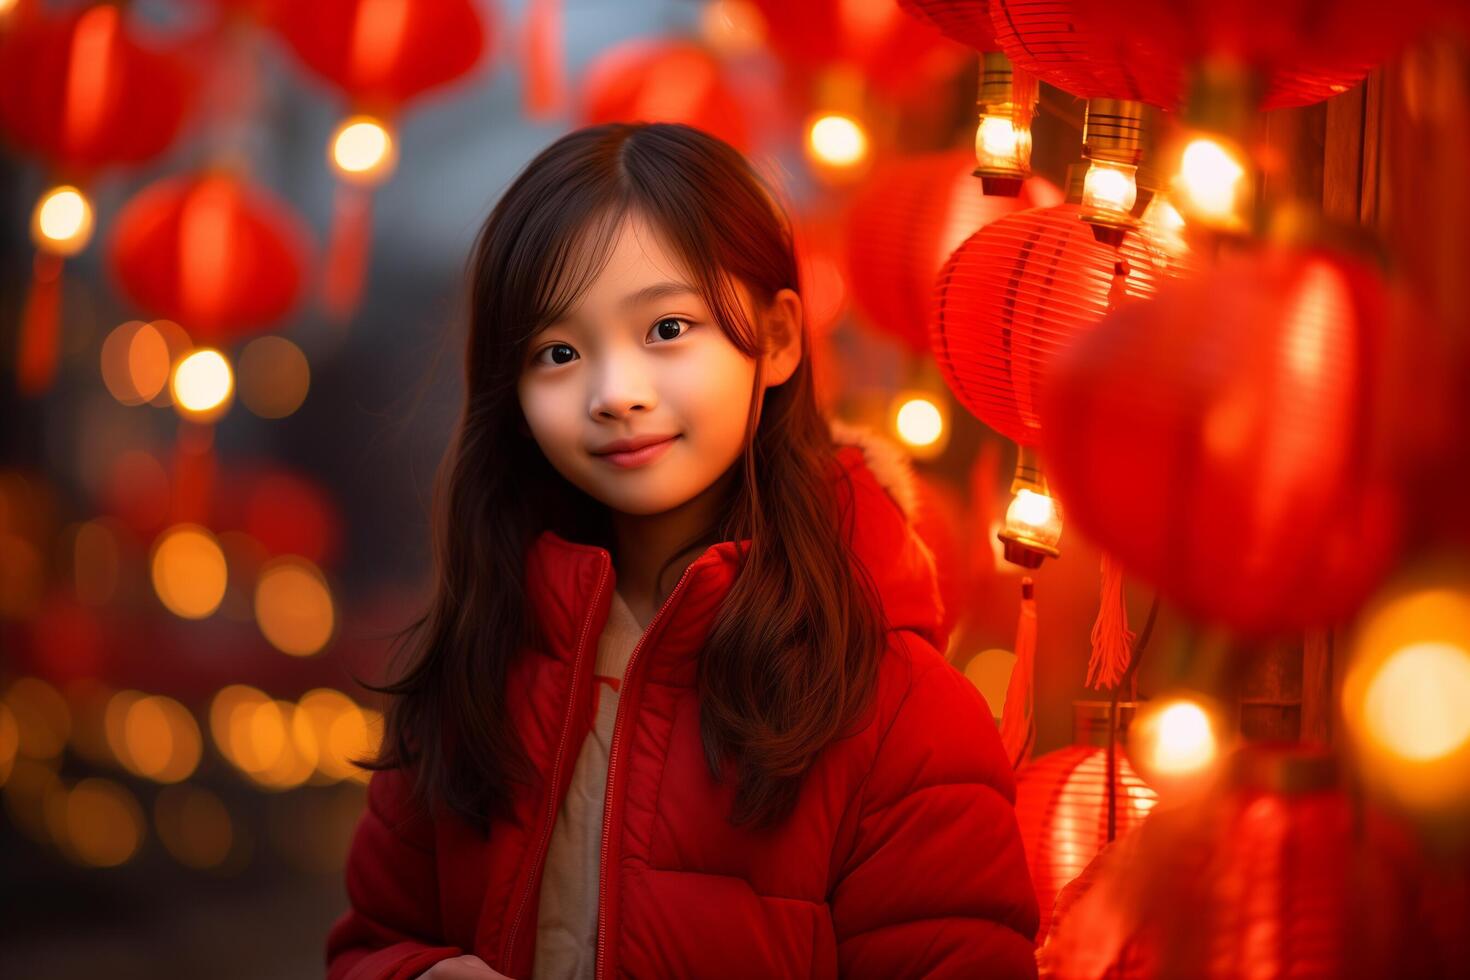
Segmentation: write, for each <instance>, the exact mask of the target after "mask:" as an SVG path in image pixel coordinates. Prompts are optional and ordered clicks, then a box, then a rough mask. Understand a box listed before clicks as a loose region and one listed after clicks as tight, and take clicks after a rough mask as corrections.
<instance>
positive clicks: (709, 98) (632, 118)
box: [577, 40, 751, 152]
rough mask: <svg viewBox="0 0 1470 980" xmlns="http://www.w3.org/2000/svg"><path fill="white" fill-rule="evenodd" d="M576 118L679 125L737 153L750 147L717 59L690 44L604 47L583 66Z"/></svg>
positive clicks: (743, 115) (746, 120) (743, 112)
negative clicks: (708, 135)
mask: <svg viewBox="0 0 1470 980" xmlns="http://www.w3.org/2000/svg"><path fill="white" fill-rule="evenodd" d="M577 115H578V118H579V119H580V120H581V122H582V123H583V124H584V125H592V124H596V123H608V122H673V123H684V124H686V125H689V126H693V127H695V128H696V129H702V130H705V131H706V132H708V133H711V134H712V135H714V136H718V137H719V138H720V139H722V140H724V141H725V142H727V143H729V144H730V145H732V146H734V147H735V148H736V149H739V150H741V151H742V152H744V151H748V150H749V149H750V148H751V125H750V110H749V109H748V108H747V106H746V104H745V103H744V101H743V100H742V99H741V96H740V93H739V92H738V91H737V89H736V87H735V85H734V83H733V82H732V80H731V79H730V78H729V77H728V75H727V73H726V72H725V69H724V67H723V65H722V64H721V63H720V60H719V59H718V58H716V57H715V56H714V55H713V54H711V53H710V52H709V51H707V50H705V49H704V48H703V47H701V46H700V45H698V44H694V43H692V42H689V41H678V40H636V41H630V42H628V43H625V44H620V45H617V46H615V47H612V48H609V49H608V50H606V51H605V52H603V53H602V54H601V55H599V56H598V57H597V58H596V59H595V60H594V61H593V62H592V64H590V65H588V66H587V70H586V74H585V75H584V80H583V82H582V96H581V106H580V108H579V110H578V113H577Z"/></svg>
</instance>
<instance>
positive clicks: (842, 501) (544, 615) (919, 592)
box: [526, 426, 948, 684]
mask: <svg viewBox="0 0 1470 980" xmlns="http://www.w3.org/2000/svg"><path fill="white" fill-rule="evenodd" d="M833 436H834V440H835V441H836V442H837V443H838V452H837V460H838V463H839V464H840V465H839V467H838V471H837V484H838V487H837V489H838V501H839V506H840V508H841V510H842V513H843V515H844V521H845V523H846V526H847V533H848V540H849V542H850V544H851V547H852V550H853V554H854V555H855V556H856V557H857V558H858V560H859V563H860V564H861V565H862V567H864V568H865V569H866V570H867V572H868V574H869V575H870V576H871V578H872V579H873V584H874V586H875V588H876V591H877V593H878V595H879V597H880V599H881V602H882V606H883V611H884V614H885V616H886V618H887V621H888V626H889V628H890V629H908V630H912V631H914V632H916V633H918V634H919V635H920V636H922V637H923V638H924V639H926V640H927V641H929V642H930V643H931V644H933V645H934V646H936V647H937V648H938V649H939V650H941V651H942V650H944V649H945V646H946V643H947V640H948V637H947V636H946V635H945V632H944V629H943V627H942V625H941V616H942V607H941V604H940V599H939V589H938V583H937V579H936V577H935V572H934V561H933V557H932V555H931V554H930V552H929V549H928V547H927V546H926V545H925V544H924V543H923V541H922V540H921V539H920V538H919V536H918V533H917V532H916V531H915V529H914V525H913V523H912V507H913V501H914V500H915V499H917V494H916V493H915V492H914V487H913V479H914V478H913V475H912V473H911V471H910V470H909V469H908V466H907V463H906V461H905V458H904V457H903V456H902V453H901V451H899V450H896V448H894V447H892V446H891V444H888V443H885V442H883V441H882V440H880V439H878V438H877V437H875V436H873V435H872V434H871V433H868V432H865V431H862V430H854V429H848V428H846V427H841V426H834V429H833ZM744 544H748V543H741V544H737V543H736V542H734V541H724V542H721V543H719V544H715V545H711V546H710V547H709V548H707V549H705V551H704V552H703V553H701V554H700V555H699V557H698V558H696V559H695V560H694V561H693V562H692V563H691V564H690V565H689V567H688V569H687V570H686V571H685V573H684V575H683V577H682V578H681V579H680V581H679V584H678V585H677V586H675V588H674V590H673V591H672V592H671V593H670V595H669V597H668V599H667V600H665V602H664V605H663V607H662V608H661V609H660V610H659V612H658V613H657V614H656V615H655V618H654V620H653V621H652V622H651V623H650V624H649V626H648V629H647V630H646V631H645V634H644V637H643V639H642V640H641V641H640V642H641V643H642V644H643V645H644V647H645V648H646V651H647V652H648V653H650V654H651V659H650V661H649V663H648V665H647V669H648V671H649V674H648V676H649V677H650V679H654V680H662V681H663V682H665V683H678V684H692V683H693V679H694V661H695V657H694V654H695V653H697V652H698V651H699V650H700V649H701V648H702V647H703V646H704V641H705V639H706V637H707V636H708V635H709V630H710V627H711V626H712V625H713V623H714V619H715V615H716V613H717V612H718V611H719V608H720V604H721V603H722V602H723V601H724V598H725V596H726V594H727V593H728V592H729V590H730V587H731V585H732V584H733V583H734V581H735V576H736V574H737V572H738V571H739V566H740V557H739V556H740V553H741V551H742V550H743V549H742V545H744ZM614 583H615V574H614V572H613V567H612V556H611V555H610V554H609V553H608V551H607V550H606V549H605V548H600V547H596V546H593V545H587V544H580V543H578V542H575V541H568V540H566V539H565V538H562V537H560V536H559V535H557V534H556V533H555V532H552V531H543V532H542V533H541V534H540V535H539V536H538V537H537V538H536V539H535V541H533V542H532V545H531V548H530V551H529V554H528V556H527V565H526V593H527V596H528V599H529V601H530V603H531V610H532V613H533V615H535V616H536V618H537V621H538V623H539V624H540V626H541V630H542V635H543V636H544V638H545V640H546V646H547V649H546V650H544V651H543V652H544V653H545V654H547V655H549V656H552V657H554V658H556V659H559V660H564V661H567V662H570V661H572V660H573V659H575V657H576V655H577V651H578V650H579V649H583V648H584V647H586V645H587V644H593V645H595V644H596V642H597V637H598V636H599V635H600V634H601V631H602V628H603V626H604V625H605V624H606V622H607V616H608V610H609V608H610V604H611V600H612V589H613V587H614Z"/></svg>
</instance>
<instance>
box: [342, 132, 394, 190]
mask: <svg viewBox="0 0 1470 980" xmlns="http://www.w3.org/2000/svg"><path fill="white" fill-rule="evenodd" d="M329 156H330V158H331V162H332V164H333V166H335V167H336V168H337V172H338V173H339V174H340V175H341V176H342V177H343V178H344V179H346V180H351V181H353V182H354V183H362V184H378V183H381V182H382V181H384V180H386V179H387V178H388V177H389V175H391V174H392V173H393V168H394V165H395V163H396V162H397V146H396V144H395V143H394V141H393V135H392V133H390V132H389V131H388V127H386V126H385V125H383V123H381V122H379V121H378V120H377V119H375V118H373V117H372V116H352V117H351V118H349V119H346V120H344V121H343V122H342V124H341V125H340V126H338V127H337V131H336V132H335V133H333V134H332V140H331V152H330V154H329Z"/></svg>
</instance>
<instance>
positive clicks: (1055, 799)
mask: <svg viewBox="0 0 1470 980" xmlns="http://www.w3.org/2000/svg"><path fill="white" fill-rule="evenodd" d="M1132 708H1133V705H1132V704H1127V703H1125V704H1121V705H1120V706H1119V714H1120V717H1125V718H1126V717H1127V713H1128V712H1131V710H1132ZM1108 709H1109V705H1108V703H1107V702H1103V701H1079V702H1076V703H1075V704H1074V705H1073V742H1074V744H1072V745H1069V746H1067V747H1066V748H1064V749H1058V750H1057V751H1055V752H1050V753H1048V754H1046V755H1044V756H1041V757H1040V758H1038V759H1036V760H1034V761H1032V762H1029V763H1027V764H1026V765H1025V766H1023V767H1022V768H1021V769H1020V771H1018V772H1017V773H1016V820H1017V822H1018V823H1019V824H1020V827H1021V843H1022V844H1023V845H1024V846H1025V848H1026V864H1027V866H1028V867H1029V868H1030V869H1031V883H1032V885H1033V886H1035V888H1036V899H1037V902H1038V904H1039V905H1040V906H1041V928H1040V930H1039V931H1038V932H1037V937H1038V938H1044V937H1045V936H1046V934H1047V931H1048V929H1049V928H1050V927H1051V917H1052V905H1053V903H1054V902H1055V901H1056V897H1057V894H1058V893H1059V892H1060V891H1061V890H1062V889H1063V888H1064V887H1066V885H1067V884H1068V882H1070V881H1072V879H1074V878H1076V877H1077V876H1078V875H1080V874H1081V873H1082V871H1083V869H1085V868H1086V867H1087V865H1088V863H1089V862H1091V861H1092V859H1093V858H1094V857H1096V856H1097V854H1098V852H1099V851H1101V850H1102V849H1103V848H1104V847H1105V846H1106V845H1107V844H1109V843H1110V842H1112V841H1113V840H1115V839H1117V838H1119V837H1122V836H1123V835H1124V834H1126V833H1128V832H1129V831H1131V830H1132V829H1133V828H1135V827H1137V826H1139V825H1140V824H1142V823H1143V820H1144V818H1145V817H1146V816H1148V814H1149V811H1150V810H1152V809H1153V807H1154V804H1155V803H1157V802H1158V795H1157V794H1155V793H1154V791H1153V790H1152V789H1150V788H1149V787H1148V784H1146V783H1145V782H1144V781H1143V780H1142V779H1140V778H1139V776H1138V774H1137V773H1136V772H1134V771H1133V767H1132V766H1130V765H1129V764H1128V760H1127V758H1125V756H1124V754H1123V746H1122V745H1121V744H1117V745H1115V750H1114V754H1113V767H1112V771H1111V774H1110V773H1109V766H1108V750H1107V744H1108V728H1109V725H1108ZM1124 727H1125V726H1122V725H1120V726H1119V732H1120V737H1121V732H1122V730H1123V728H1124ZM1110 794H1111V796H1112V802H1111V807H1112V815H1111V818H1110V816H1109V805H1110V804H1109V799H1108V797H1109V795H1110Z"/></svg>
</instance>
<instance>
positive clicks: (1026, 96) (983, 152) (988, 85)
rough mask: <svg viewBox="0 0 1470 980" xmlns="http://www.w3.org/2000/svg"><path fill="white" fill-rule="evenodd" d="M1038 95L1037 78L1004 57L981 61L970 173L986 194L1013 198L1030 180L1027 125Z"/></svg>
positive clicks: (989, 56)
mask: <svg viewBox="0 0 1470 980" xmlns="http://www.w3.org/2000/svg"><path fill="white" fill-rule="evenodd" d="M1039 94H1040V92H1039V90H1038V89H1037V87H1036V77H1035V76H1034V75H1031V74H1028V73H1026V72H1019V73H1018V72H1017V71H1016V70H1015V68H1014V67H1013V66H1012V65H1011V62H1010V59H1009V58H1007V57H1006V56H1005V55H1004V54H1002V53H1000V52H999V51H990V52H986V53H985V54H984V55H983V56H982V57H981V59H980V92H979V95H978V96H977V97H976V99H975V108H976V110H977V114H978V116H979V121H978V122H977V123H976V125H975V169H974V171H973V173H974V175H975V176H976V177H979V178H980V186H981V187H983V188H984V189H985V193H986V194H991V195H995V196H997V197H1015V196H1016V195H1017V194H1019V193H1020V191H1021V187H1022V184H1023V183H1024V181H1025V180H1026V178H1027V177H1029V176H1031V120H1032V118H1033V116H1034V115H1035V114H1036V100H1037V98H1038V97H1039Z"/></svg>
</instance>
